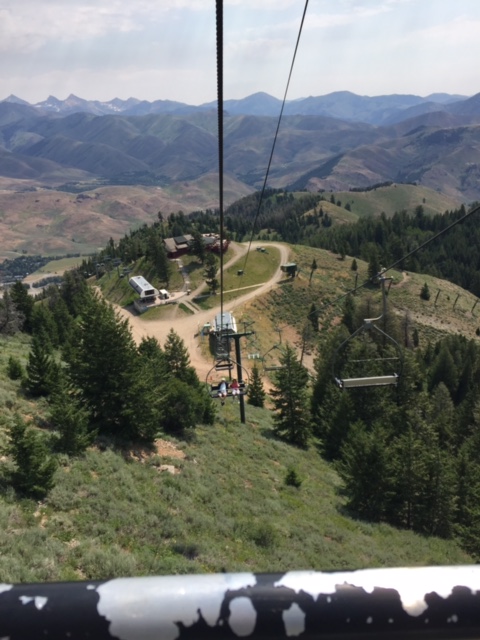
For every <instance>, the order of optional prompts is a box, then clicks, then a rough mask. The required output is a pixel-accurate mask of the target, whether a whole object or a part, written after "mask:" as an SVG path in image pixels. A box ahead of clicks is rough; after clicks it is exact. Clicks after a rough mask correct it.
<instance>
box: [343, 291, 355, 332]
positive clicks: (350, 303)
mask: <svg viewBox="0 0 480 640" xmlns="http://www.w3.org/2000/svg"><path fill="white" fill-rule="evenodd" d="M355 316H356V308H355V299H354V297H353V296H352V295H351V294H348V296H347V297H346V298H345V303H344V305H343V318H342V322H343V324H344V325H345V326H346V327H347V329H348V330H349V332H350V333H353V332H354V331H355V329H356V326H355V325H356V322H355Z"/></svg>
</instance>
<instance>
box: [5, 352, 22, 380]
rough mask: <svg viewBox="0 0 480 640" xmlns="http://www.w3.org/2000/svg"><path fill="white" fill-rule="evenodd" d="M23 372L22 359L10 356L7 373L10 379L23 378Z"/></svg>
mask: <svg viewBox="0 0 480 640" xmlns="http://www.w3.org/2000/svg"><path fill="white" fill-rule="evenodd" d="M23 373H24V372H23V367H22V364H21V362H20V360H18V358H15V357H14V356H10V357H9V358H8V363H7V374H8V377H9V378H10V380H21V379H22V378H23Z"/></svg>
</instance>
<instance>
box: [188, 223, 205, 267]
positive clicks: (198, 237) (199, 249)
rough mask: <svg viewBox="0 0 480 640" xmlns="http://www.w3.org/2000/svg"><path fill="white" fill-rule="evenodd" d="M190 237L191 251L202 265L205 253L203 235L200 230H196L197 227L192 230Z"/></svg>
mask: <svg viewBox="0 0 480 640" xmlns="http://www.w3.org/2000/svg"><path fill="white" fill-rule="evenodd" d="M192 238H193V239H192V246H191V252H192V253H193V255H194V256H196V257H197V258H198V259H199V260H200V263H201V264H202V265H203V264H204V262H205V256H206V253H207V250H206V248H205V242H204V240H203V236H202V234H201V233H200V231H198V229H194V231H193V232H192Z"/></svg>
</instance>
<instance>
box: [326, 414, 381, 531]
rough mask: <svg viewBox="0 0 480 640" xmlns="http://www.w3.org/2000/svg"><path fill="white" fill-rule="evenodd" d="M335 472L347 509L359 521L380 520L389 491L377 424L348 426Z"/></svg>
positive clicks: (355, 423) (379, 427) (357, 423)
mask: <svg viewBox="0 0 480 640" xmlns="http://www.w3.org/2000/svg"><path fill="white" fill-rule="evenodd" d="M337 468H338V471H339V473H340V476H341V478H342V480H343V481H344V483H345V493H346V495H347V497H348V506H349V507H350V508H351V509H352V510H353V511H354V512H355V513H356V514H357V515H359V516H361V517H363V518H368V519H369V520H377V521H378V520H382V519H383V517H384V514H385V510H386V506H387V503H388V500H389V496H390V494H391V492H392V489H393V487H392V478H391V470H390V455H389V449H388V444H387V433H386V432H385V429H384V427H383V425H382V424H381V422H375V423H374V425H373V427H372V428H371V429H367V427H366V425H365V424H364V423H363V422H362V421H356V422H354V423H353V424H352V425H351V427H350V430H349V434H348V437H347V438H346V440H345V443H344V445H343V447H342V451H341V462H340V463H339V464H338V466H337Z"/></svg>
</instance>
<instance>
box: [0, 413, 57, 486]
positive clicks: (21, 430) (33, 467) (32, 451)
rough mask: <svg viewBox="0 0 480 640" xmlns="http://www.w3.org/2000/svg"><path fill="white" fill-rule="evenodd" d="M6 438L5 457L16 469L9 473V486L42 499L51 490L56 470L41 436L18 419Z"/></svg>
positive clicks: (44, 440)
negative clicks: (10, 474) (10, 483)
mask: <svg viewBox="0 0 480 640" xmlns="http://www.w3.org/2000/svg"><path fill="white" fill-rule="evenodd" d="M8 435H9V444H8V447H7V453H8V454H9V455H10V456H11V457H12V459H13V461H14V462H15V465H16V469H15V471H14V472H13V473H12V484H13V486H14V487H15V488H16V489H17V490H18V491H20V492H21V493H24V494H26V495H28V496H32V497H34V498H43V497H44V496H45V495H46V494H47V493H48V492H49V491H50V489H51V488H52V487H53V484H54V480H53V475H54V473H55V470H56V468H57V463H56V461H55V459H54V458H53V457H52V456H51V455H50V451H49V447H48V445H47V442H46V438H45V436H44V435H42V434H41V433H39V432H38V431H36V430H34V429H32V428H30V427H27V425H26V424H25V422H24V421H23V420H22V419H21V418H20V416H16V417H15V420H14V423H13V424H12V425H11V426H10V427H9V429H8Z"/></svg>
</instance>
